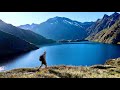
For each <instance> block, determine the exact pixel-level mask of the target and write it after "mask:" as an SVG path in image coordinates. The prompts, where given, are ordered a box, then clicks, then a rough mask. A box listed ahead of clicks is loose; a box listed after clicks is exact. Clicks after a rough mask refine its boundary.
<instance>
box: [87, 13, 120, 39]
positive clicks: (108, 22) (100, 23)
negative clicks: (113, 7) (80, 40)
mask: <svg viewBox="0 0 120 90" xmlns="http://www.w3.org/2000/svg"><path fill="white" fill-rule="evenodd" d="M119 17H120V14H119V13H117V12H115V13H113V14H112V15H110V16H108V15H106V14H105V15H104V16H103V18H102V19H98V20H97V21H96V22H95V23H94V24H93V25H91V26H90V27H89V28H87V32H88V33H87V34H88V35H89V36H88V37H87V38H86V39H87V40H92V39H94V36H95V35H96V34H97V33H98V32H100V31H102V30H103V29H106V28H109V27H111V26H112V25H113V24H115V22H116V21H117V20H118V19H119Z"/></svg>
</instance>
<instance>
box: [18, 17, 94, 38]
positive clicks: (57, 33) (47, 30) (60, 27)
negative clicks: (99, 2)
mask: <svg viewBox="0 0 120 90" xmlns="http://www.w3.org/2000/svg"><path fill="white" fill-rule="evenodd" d="M93 23H94V22H85V23H81V22H78V21H73V20H71V19H68V18H65V17H54V18H50V19H48V20H47V21H45V22H43V23H41V24H36V25H35V24H32V25H28V24H27V25H21V26H19V27H20V28H22V29H30V30H31V31H33V32H35V33H38V34H40V35H42V36H44V37H46V38H50V39H53V40H62V39H65V40H69V39H73V40H74V39H84V38H85V37H86V36H87V34H86V28H88V27H89V26H91V25H92V24H93Z"/></svg>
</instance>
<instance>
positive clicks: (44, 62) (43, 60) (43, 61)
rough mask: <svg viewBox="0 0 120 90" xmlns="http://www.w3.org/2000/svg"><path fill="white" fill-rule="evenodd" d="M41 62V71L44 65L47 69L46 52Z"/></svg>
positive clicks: (41, 57)
mask: <svg viewBox="0 0 120 90" xmlns="http://www.w3.org/2000/svg"><path fill="white" fill-rule="evenodd" d="M39 60H40V61H41V66H40V67H39V69H40V68H41V67H42V65H43V64H44V65H45V67H46V68H47V63H46V51H45V52H44V53H43V54H42V55H41V56H40V58H39Z"/></svg>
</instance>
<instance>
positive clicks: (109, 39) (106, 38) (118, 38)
mask: <svg viewBox="0 0 120 90" xmlns="http://www.w3.org/2000/svg"><path fill="white" fill-rule="evenodd" d="M90 40H92V41H96V42H103V43H113V44H118V43H119V42H120V19H118V20H117V21H116V23H115V24H113V25H112V26H111V27H110V28H106V29H104V30H102V31H100V32H99V33H97V34H96V35H95V36H94V37H92V39H90Z"/></svg>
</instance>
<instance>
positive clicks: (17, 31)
mask: <svg viewBox="0 0 120 90" xmlns="http://www.w3.org/2000/svg"><path fill="white" fill-rule="evenodd" d="M0 31H3V32H6V33H9V34H11V35H14V36H16V37H19V38H20V39H23V40H25V41H28V42H30V43H33V44H35V45H41V44H48V43H52V42H54V41H53V40H50V39H46V38H44V37H43V36H41V35H39V34H36V33H34V32H32V31H30V30H24V29H21V28H18V27H15V26H13V25H11V24H7V23H5V22H3V21H2V20H0Z"/></svg>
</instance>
